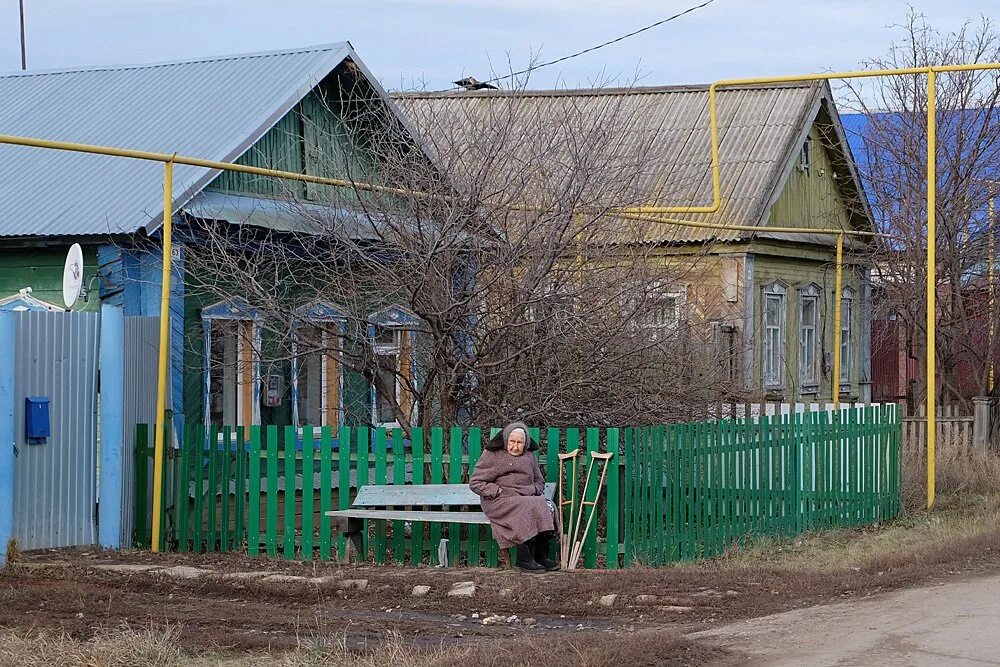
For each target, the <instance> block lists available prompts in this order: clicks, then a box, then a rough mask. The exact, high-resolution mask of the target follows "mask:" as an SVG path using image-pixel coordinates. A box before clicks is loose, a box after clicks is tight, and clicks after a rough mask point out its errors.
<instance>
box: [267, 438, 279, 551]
mask: <svg viewBox="0 0 1000 667" xmlns="http://www.w3.org/2000/svg"><path fill="white" fill-rule="evenodd" d="M266 521H267V523H266V531H267V532H266V533H265V536H264V542H265V544H266V545H267V555H268V556H270V557H271V558H274V557H275V556H277V555H278V427H277V426H268V427H267V520H266Z"/></svg>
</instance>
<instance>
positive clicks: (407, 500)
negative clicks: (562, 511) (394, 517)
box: [351, 483, 556, 507]
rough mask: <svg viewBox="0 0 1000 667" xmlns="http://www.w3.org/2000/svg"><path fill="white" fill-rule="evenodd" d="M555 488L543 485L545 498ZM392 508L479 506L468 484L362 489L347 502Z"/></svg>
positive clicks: (390, 486) (550, 497)
mask: <svg viewBox="0 0 1000 667" xmlns="http://www.w3.org/2000/svg"><path fill="white" fill-rule="evenodd" d="M555 492H556V485H555V483H549V484H546V485H545V496H546V497H547V498H549V499H550V500H551V499H552V498H553V497H554V496H555ZM392 505H404V506H418V507H437V506H440V505H450V506H457V505H473V506H476V507H478V506H479V496H477V495H476V494H475V493H473V492H472V490H471V489H470V488H469V485H468V484H406V485H379V484H373V485H369V486H363V487H361V489H359V490H358V495H357V497H356V498H355V499H354V502H353V503H351V506H352V507H385V506H392Z"/></svg>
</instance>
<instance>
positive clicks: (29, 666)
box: [0, 626, 182, 667]
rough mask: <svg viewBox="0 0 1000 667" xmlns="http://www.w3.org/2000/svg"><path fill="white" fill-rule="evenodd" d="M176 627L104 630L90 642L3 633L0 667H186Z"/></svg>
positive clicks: (49, 635) (0, 635)
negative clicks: (176, 666) (182, 659)
mask: <svg viewBox="0 0 1000 667" xmlns="http://www.w3.org/2000/svg"><path fill="white" fill-rule="evenodd" d="M180 659H181V653H180V643H179V636H178V632H177V628H176V626H164V627H161V628H155V629H154V628H148V629H144V630H134V629H132V628H130V627H128V626H122V627H120V628H117V629H115V630H102V631H99V632H97V633H96V634H94V636H92V637H91V638H90V639H87V640H80V639H77V638H74V637H71V636H69V635H66V634H52V633H49V632H44V631H39V632H28V633H20V632H16V631H13V630H0V667H172V666H173V665H180V664H182V663H181V662H179V661H180Z"/></svg>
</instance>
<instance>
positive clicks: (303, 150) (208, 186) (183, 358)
mask: <svg viewBox="0 0 1000 667" xmlns="http://www.w3.org/2000/svg"><path fill="white" fill-rule="evenodd" d="M0 99H2V100H3V103H2V104H0V127H2V128H3V132H4V133H6V134H11V135H20V136H28V137H36V138H43V139H53V140H63V141H72V142H80V143H88V144H99V145H105V146H115V147H121V148H130V149H139V150H146V151H155V152H163V153H172V152H176V153H178V154H180V155H185V156H192V157H201V158H206V159H210V160H217V161H226V162H231V161H236V162H239V163H241V164H249V165H256V166H262V167H269V168H275V169H281V170H287V171H293V172H296V173H305V174H311V175H317V176H324V177H340V178H345V177H347V176H348V172H349V173H350V175H351V177H353V178H358V177H359V175H361V176H362V177H364V176H365V175H370V174H373V173H376V172H377V171H378V169H379V163H378V158H377V157H376V156H374V155H368V154H366V153H365V152H364V151H363V150H358V149H357V148H356V147H355V146H353V145H352V146H351V147H348V146H347V144H346V138H345V137H346V136H347V135H348V134H350V133H354V135H352V136H357V133H364V132H378V131H382V130H385V128H387V127H388V128H390V130H391V132H392V133H393V136H394V137H396V138H397V139H398V140H399V141H403V142H408V141H410V140H409V137H410V133H409V132H408V130H407V125H406V121H405V119H404V118H403V117H402V116H401V115H400V114H399V113H398V111H397V110H396V107H395V105H394V103H393V102H392V101H391V100H390V99H389V98H388V97H387V95H386V93H385V91H384V90H382V88H381V87H380V85H379V83H378V81H377V80H376V79H375V77H373V76H372V75H371V73H370V72H369V71H368V70H367V68H366V67H365V65H364V63H363V62H362V61H361V60H360V58H358V56H357V54H356V53H355V52H354V50H353V48H352V47H351V45H350V44H349V43H347V42H344V43H338V44H331V45H324V46H316V47H310V48H303V49H296V50H288V51H274V52H266V53H254V54H245V55H234V56H225V57H216V58H202V59H197V60H190V61H184V62H171V63H160V64H153V65H128V66H120V67H95V68H79V69H68V70H59V71H44V72H41V71H29V72H18V73H12V74H8V75H0ZM373 118H377V119H379V120H378V122H372V119H373ZM362 124H365V125H363V126H362ZM397 139H394V140H397ZM373 143H377V142H373ZM410 147H411V148H412V145H411V146H410ZM331 156H332V157H331ZM334 158H338V159H334ZM162 174H163V168H162V165H161V164H160V163H156V162H144V161H139V160H130V159H122V158H114V157H107V156H100V155H89V154H79V153H68V152H61V151H53V150H40V149H35V148H25V147H14V146H7V145H4V146H0V308H6V309H15V308H22V309H23V308H26V307H28V306H32V307H47V306H51V305H53V304H57V305H56V306H54V307H58V305H61V304H62V297H61V294H62V292H61V289H62V288H61V283H62V273H63V264H64V259H65V256H66V252H67V249H68V248H69V246H70V245H71V244H72V243H79V244H81V246H82V247H83V249H84V263H85V275H84V286H85V299H84V300H82V301H81V302H80V303H79V304H78V305H77V306H76V309H77V310H79V309H87V310H97V309H100V308H101V306H102V304H109V305H114V306H120V307H122V308H123V309H124V314H125V315H126V316H149V317H156V316H158V315H159V308H160V285H161V278H160V276H161V270H162V252H161V238H160V229H161V224H162V218H163V204H162V202H163V192H162V187H163V180H162V178H163V176H162ZM324 188H326V189H324ZM172 194H173V210H174V212H175V213H174V220H173V222H174V230H175V236H174V256H173V266H174V269H175V274H174V277H173V279H172V285H171V306H172V311H171V314H170V327H171V350H170V373H171V399H170V401H169V402H168V407H171V408H172V409H173V414H174V422H175V426H176V427H178V428H180V427H183V426H184V424H185V423H186V424H189V425H190V424H202V423H203V424H206V425H212V424H227V425H241V426H249V425H254V424H261V425H268V424H275V425H282V426H287V425H290V424H291V425H293V426H294V425H303V424H306V423H309V424H313V425H317V426H324V425H328V426H331V427H332V428H333V429H334V430H335V429H336V428H337V426H339V425H340V424H345V423H372V422H373V421H374V422H378V421H379V417H380V415H379V410H378V397H377V396H375V395H374V391H373V389H372V386H371V383H370V382H369V380H368V379H366V377H364V376H363V375H362V374H360V373H357V372H350V371H348V370H347V369H346V368H344V367H343V365H342V364H341V363H340V362H339V361H338V359H337V358H336V356H334V355H327V356H320V355H318V354H312V355H306V354H303V355H301V357H300V358H293V359H288V358H287V357H286V358H284V359H282V360H279V361H276V362H274V363H266V362H267V360H266V359H261V351H262V350H263V349H266V347H267V345H266V340H264V341H263V342H262V338H265V339H266V335H264V334H263V333H262V328H261V326H260V318H259V313H258V312H257V309H256V307H255V304H253V303H246V302H245V301H242V300H241V299H240V298H239V291H238V289H236V288H235V287H234V288H233V289H232V290H230V292H229V293H228V294H226V295H223V296H220V297H216V299H217V300H215V299H213V298H211V297H208V296H206V294H205V292H204V291H202V290H195V289H193V284H192V277H191V275H190V272H187V271H185V261H186V259H188V258H189V255H190V252H191V250H192V248H193V247H195V246H196V245H197V244H198V243H200V242H201V240H200V239H199V236H198V234H197V232H196V230H197V228H198V226H199V225H204V224H210V225H216V226H218V227H219V228H225V229H234V230H235V229H247V228H255V229H260V230H265V231H268V232H272V233H274V234H275V235H276V236H275V238H280V234H281V233H282V232H297V231H302V229H303V221H302V212H301V208H299V209H296V208H295V207H290V206H288V205H287V201H289V200H290V199H295V200H297V201H299V202H300V203H301V204H302V205H303V206H305V205H309V204H310V202H315V205H316V206H327V207H329V206H333V205H334V204H333V203H331V202H333V201H334V199H333V198H332V197H331V196H330V190H329V186H320V185H312V184H305V183H303V182H293V181H278V180H276V179H268V178H260V177H255V176H249V175H246V174H236V173H232V172H222V173H220V172H219V171H216V170H210V169H203V168H196V167H190V166H185V165H176V166H175V167H174V182H173V193H172ZM281 202H286V204H285V205H282V203H281ZM349 214H350V213H349V212H346V213H345V215H349ZM362 227H363V226H362V225H359V226H358V228H359V230H361V229H362ZM357 233H358V234H363V233H364V232H363V231H358V232H357ZM28 288H30V294H29V293H28V292H24V293H22V290H26V289H28ZM25 295H28V296H30V298H31V300H32V301H31V302H29V301H28V300H26V298H24V297H25ZM35 301H37V302H38V303H41V304H42V306H38V304H37V303H34V302H35ZM25 304H28V305H27V306H26V305H25ZM342 308H343V306H342V304H336V303H324V302H316V303H309V304H305V305H303V306H302V311H301V314H302V316H303V318H306V319H310V320H311V321H313V322H314V323H315V322H317V321H319V322H327V321H329V322H330V323H333V325H334V327H335V326H336V323H337V322H338V321H339V320H340V319H341V318H342V317H343V311H342ZM361 316H362V317H367V318H368V321H369V322H370V329H371V333H372V334H373V335H374V334H381V333H382V332H386V334H385V336H383V338H387V337H388V338H391V341H389V342H388V343H386V344H383V345H381V347H380V348H379V350H380V353H381V354H382V355H383V356H388V357H392V358H394V359H395V360H396V363H397V364H398V365H400V366H406V365H407V364H409V363H411V361H412V360H410V359H408V358H407V349H408V345H407V343H408V336H409V335H410V331H411V330H412V328H413V325H414V321H413V318H412V316H411V315H409V314H408V313H407V312H406V311H405V310H404V309H402V308H400V307H398V306H396V305H395V304H393V303H391V302H379V300H378V299H374V300H373V301H372V304H371V312H370V313H362V314H361ZM404 375H405V373H404ZM300 380H301V381H300ZM154 387H155V378H152V377H151V378H149V389H150V394H151V395H152V394H153V393H155V392H154Z"/></svg>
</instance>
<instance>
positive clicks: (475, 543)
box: [469, 427, 482, 567]
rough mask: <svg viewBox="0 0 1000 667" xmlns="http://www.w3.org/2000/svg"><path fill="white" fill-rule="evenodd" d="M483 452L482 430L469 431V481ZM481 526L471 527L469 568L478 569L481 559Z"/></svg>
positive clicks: (471, 429) (473, 429)
mask: <svg viewBox="0 0 1000 667" xmlns="http://www.w3.org/2000/svg"><path fill="white" fill-rule="evenodd" d="M481 452H482V430H481V429H479V428H475V427H473V428H470V429H469V479H472V472H473V471H474V470H475V469H476V461H478V460H479V455H480V453H481ZM479 537H480V536H479V526H477V525H470V526H469V566H470V567H478V566H479V559H480V556H481V554H480V544H479Z"/></svg>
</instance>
